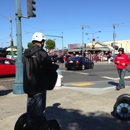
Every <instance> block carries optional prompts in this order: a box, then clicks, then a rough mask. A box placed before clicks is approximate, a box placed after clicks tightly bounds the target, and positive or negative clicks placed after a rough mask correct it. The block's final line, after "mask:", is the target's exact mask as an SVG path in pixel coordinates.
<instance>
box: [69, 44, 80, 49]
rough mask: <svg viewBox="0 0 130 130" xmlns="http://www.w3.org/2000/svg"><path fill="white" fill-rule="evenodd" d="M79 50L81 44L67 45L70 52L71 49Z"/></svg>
mask: <svg viewBox="0 0 130 130" xmlns="http://www.w3.org/2000/svg"><path fill="white" fill-rule="evenodd" d="M79 48H81V44H79V43H78V44H68V49H69V50H72V49H79Z"/></svg>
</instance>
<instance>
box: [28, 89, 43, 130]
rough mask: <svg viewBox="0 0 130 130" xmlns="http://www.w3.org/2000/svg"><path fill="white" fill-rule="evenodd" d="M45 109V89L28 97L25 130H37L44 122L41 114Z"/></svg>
mask: <svg viewBox="0 0 130 130" xmlns="http://www.w3.org/2000/svg"><path fill="white" fill-rule="evenodd" d="M45 107H46V89H45V90H44V91H43V92H41V93H38V94H36V95H33V96H30V95H28V101H27V122H26V129H27V130H38V128H39V127H40V126H41V125H42V124H43V123H44V122H45V117H44V115H43V112H44V110H45Z"/></svg>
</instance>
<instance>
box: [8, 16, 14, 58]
mask: <svg viewBox="0 0 130 130" xmlns="http://www.w3.org/2000/svg"><path fill="white" fill-rule="evenodd" d="M12 20H13V19H12V17H10V18H9V21H10V47H11V51H10V52H11V58H12V59H13V48H12V47H13V38H12Z"/></svg>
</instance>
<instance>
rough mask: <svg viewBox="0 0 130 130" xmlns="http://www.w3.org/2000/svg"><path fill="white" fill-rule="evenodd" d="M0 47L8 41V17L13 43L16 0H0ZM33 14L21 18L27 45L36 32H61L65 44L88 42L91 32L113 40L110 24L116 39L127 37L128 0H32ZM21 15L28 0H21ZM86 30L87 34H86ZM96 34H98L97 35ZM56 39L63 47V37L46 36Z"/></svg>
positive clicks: (129, 23) (101, 39) (129, 32)
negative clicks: (33, 0) (34, 15)
mask: <svg viewBox="0 0 130 130" xmlns="http://www.w3.org/2000/svg"><path fill="white" fill-rule="evenodd" d="M0 1H1V2H0V23H1V24H0V29H1V31H0V47H6V46H8V45H9V43H8V42H9V40H10V21H9V18H10V17H12V18H13V21H12V28H13V30H12V32H13V40H14V45H17V41H16V21H15V17H16V16H15V12H16V11H15V10H16V9H15V0H0ZM35 1H36V5H35V7H36V11H35V13H36V18H29V19H26V18H22V19H21V25H22V45H23V47H24V48H27V43H28V42H31V39H32V35H33V33H35V32H42V33H43V34H45V35H53V36H62V32H63V38H64V40H63V41H64V42H63V43H64V47H68V44H72V43H81V44H82V25H84V27H85V28H84V35H83V36H84V43H88V42H91V40H92V34H91V33H95V32H98V31H101V32H100V33H95V34H94V38H95V39H96V40H97V41H99V42H104V41H112V40H113V24H116V28H115V31H116V40H124V39H130V0H35ZM21 10H22V15H23V16H27V0H21ZM86 33H88V35H86ZM97 37H99V38H97ZM46 38H47V39H52V40H55V42H56V48H59V49H61V48H62V38H58V37H51V36H46Z"/></svg>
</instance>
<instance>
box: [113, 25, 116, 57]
mask: <svg viewBox="0 0 130 130" xmlns="http://www.w3.org/2000/svg"><path fill="white" fill-rule="evenodd" d="M115 27H116V24H113V47H114V57H115V38H116V33H115Z"/></svg>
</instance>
